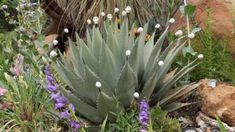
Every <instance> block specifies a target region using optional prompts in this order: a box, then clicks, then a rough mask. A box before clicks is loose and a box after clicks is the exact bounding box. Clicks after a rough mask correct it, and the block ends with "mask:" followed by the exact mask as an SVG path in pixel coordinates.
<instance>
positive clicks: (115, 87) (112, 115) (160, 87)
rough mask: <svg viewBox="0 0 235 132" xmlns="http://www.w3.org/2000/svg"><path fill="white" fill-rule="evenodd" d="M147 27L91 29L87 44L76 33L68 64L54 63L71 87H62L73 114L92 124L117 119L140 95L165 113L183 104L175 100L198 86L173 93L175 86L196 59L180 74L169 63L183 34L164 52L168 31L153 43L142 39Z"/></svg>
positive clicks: (125, 24)
mask: <svg viewBox="0 0 235 132" xmlns="http://www.w3.org/2000/svg"><path fill="white" fill-rule="evenodd" d="M147 29H148V24H145V26H144V28H143V31H142V32H141V33H140V35H139V36H137V37H136V36H135V35H134V33H133V32H134V31H133V30H134V26H132V28H131V31H129V27H128V19H125V20H124V22H123V23H122V25H121V28H120V29H118V27H117V26H116V24H115V23H112V22H110V21H108V22H105V24H104V29H103V30H102V32H101V31H100V29H99V28H97V27H95V26H94V27H93V28H92V29H88V30H87V34H86V35H87V41H86V43H85V42H84V41H83V40H82V39H81V38H79V36H78V35H77V37H76V42H73V41H72V40H69V46H70V50H71V56H72V57H71V62H72V65H71V64H70V63H69V61H67V60H66V59H65V58H64V57H63V56H62V59H61V60H57V62H56V71H57V72H58V73H59V74H60V75H61V78H62V79H63V81H64V82H65V83H66V84H67V85H68V86H69V89H65V88H62V91H63V93H64V95H65V96H67V98H68V100H69V101H71V103H73V104H74V105H75V108H76V112H77V113H78V114H80V115H81V116H83V117H85V118H86V119H88V120H89V121H92V122H94V123H100V122H102V121H103V119H105V117H106V116H107V115H108V120H109V121H111V122H112V121H115V119H116V114H117V113H119V112H125V111H127V110H128V109H129V108H130V107H131V106H132V104H134V103H133V102H135V98H134V96H133V94H134V93H135V92H138V93H139V99H140V100H142V99H146V100H148V102H149V104H150V106H152V107H154V106H156V105H160V106H161V107H163V108H164V109H166V110H168V111H172V110H175V109H177V108H180V107H182V106H185V105H187V104H181V103H179V102H177V99H181V97H182V96H184V95H185V93H189V92H190V91H192V90H193V89H194V88H195V87H196V85H192V86H191V85H190V86H184V87H180V88H175V89H173V92H172V91H171V89H172V87H173V85H174V84H175V83H176V82H177V81H178V80H179V79H180V78H182V77H183V76H184V75H186V74H187V73H188V72H189V71H191V70H192V69H194V68H195V67H196V66H197V65H198V62H197V61H198V59H195V60H194V61H192V62H191V63H189V64H188V65H186V66H185V67H184V68H182V69H180V70H177V69H175V70H172V71H170V70H171V65H172V63H173V62H174V60H175V58H176V56H177V55H178V54H179V53H180V51H181V49H182V48H183V47H184V46H185V45H186V43H187V41H188V39H187V38H186V39H185V37H184V36H183V37H180V38H178V39H177V41H176V42H172V43H171V44H170V45H169V46H168V47H167V48H166V49H165V50H164V51H162V48H161V47H162V45H163V41H164V39H165V38H166V37H167V35H168V32H169V24H168V26H167V28H166V29H165V31H164V33H163V34H162V35H161V37H160V38H158V41H157V42H156V43H154V36H155V34H154V33H153V34H152V37H151V38H150V39H149V40H148V41H146V39H145V36H146V34H147Z"/></svg>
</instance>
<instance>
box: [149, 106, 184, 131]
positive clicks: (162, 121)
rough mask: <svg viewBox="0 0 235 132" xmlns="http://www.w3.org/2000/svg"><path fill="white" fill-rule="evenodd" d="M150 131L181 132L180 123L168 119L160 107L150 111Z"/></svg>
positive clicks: (173, 119)
mask: <svg viewBox="0 0 235 132" xmlns="http://www.w3.org/2000/svg"><path fill="white" fill-rule="evenodd" d="M150 117H151V120H152V121H151V122H152V129H153V130H157V131H158V132H181V127H180V123H179V121H178V120H177V119H175V118H170V117H169V115H168V114H167V112H166V111H163V110H162V109H161V108H160V107H157V108H154V109H152V110H151V115H150Z"/></svg>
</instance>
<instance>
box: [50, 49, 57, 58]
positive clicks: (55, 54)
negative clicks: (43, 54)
mask: <svg viewBox="0 0 235 132" xmlns="http://www.w3.org/2000/svg"><path fill="white" fill-rule="evenodd" d="M57 55H58V54H57V53H56V51H55V50H52V51H51V52H50V57H51V58H54V57H56V56H57Z"/></svg>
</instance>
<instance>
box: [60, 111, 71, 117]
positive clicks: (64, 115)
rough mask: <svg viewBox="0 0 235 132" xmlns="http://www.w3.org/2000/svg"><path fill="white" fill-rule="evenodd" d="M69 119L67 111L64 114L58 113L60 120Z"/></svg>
mask: <svg viewBox="0 0 235 132" xmlns="http://www.w3.org/2000/svg"><path fill="white" fill-rule="evenodd" d="M69 117H70V113H69V111H68V110H66V111H64V112H60V118H62V119H68V118H69Z"/></svg>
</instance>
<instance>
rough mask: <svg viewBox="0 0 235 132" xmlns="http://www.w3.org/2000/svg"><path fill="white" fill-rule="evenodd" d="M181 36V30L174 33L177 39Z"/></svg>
mask: <svg viewBox="0 0 235 132" xmlns="http://www.w3.org/2000/svg"><path fill="white" fill-rule="evenodd" d="M182 35H183V31H182V30H178V31H177V32H175V36H177V37H179V36H182Z"/></svg>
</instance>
